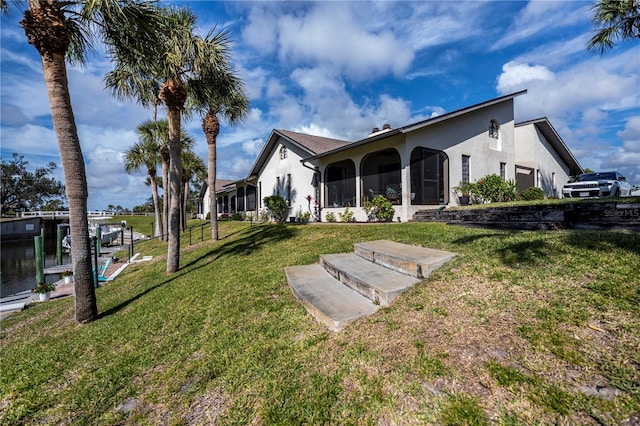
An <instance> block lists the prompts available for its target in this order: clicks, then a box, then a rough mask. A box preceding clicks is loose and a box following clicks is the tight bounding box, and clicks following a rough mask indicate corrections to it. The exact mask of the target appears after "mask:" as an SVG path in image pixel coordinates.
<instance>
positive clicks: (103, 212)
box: [20, 210, 154, 217]
mask: <svg viewBox="0 0 640 426" xmlns="http://www.w3.org/2000/svg"><path fill="white" fill-rule="evenodd" d="M153 215H154V214H153V213H118V212H114V211H112V210H89V211H88V212H87V216H88V217H95V216H153ZM68 216H69V211H56V212H45V211H35V212H21V213H20V217H68Z"/></svg>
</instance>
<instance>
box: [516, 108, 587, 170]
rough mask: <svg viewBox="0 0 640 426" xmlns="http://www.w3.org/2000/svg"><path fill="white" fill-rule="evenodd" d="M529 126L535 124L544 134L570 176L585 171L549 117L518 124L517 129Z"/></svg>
mask: <svg viewBox="0 0 640 426" xmlns="http://www.w3.org/2000/svg"><path fill="white" fill-rule="evenodd" d="M529 124H533V125H534V126H536V128H537V129H538V130H540V133H542V135H543V136H544V137H545V139H546V140H547V141H548V142H549V143H550V144H551V146H552V147H553V149H554V150H555V151H556V152H557V153H558V155H559V156H560V158H562V161H564V162H565V164H566V165H567V166H569V174H571V175H579V174H580V173H582V172H583V171H584V170H583V169H582V166H581V165H580V164H579V163H578V160H576V158H575V157H574V156H573V154H572V153H571V151H569V148H568V147H567V145H566V144H565V143H564V141H563V140H562V138H561V137H560V135H558V132H556V129H554V128H553V126H552V125H551V123H550V122H549V120H548V119H547V117H542V118H537V119H535V120H529V121H523V122H522V123H516V124H515V127H523V126H527V125H529Z"/></svg>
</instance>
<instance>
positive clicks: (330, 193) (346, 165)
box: [324, 159, 356, 208]
mask: <svg viewBox="0 0 640 426" xmlns="http://www.w3.org/2000/svg"><path fill="white" fill-rule="evenodd" d="M324 185H325V186H324V188H325V191H324V194H325V197H324V198H325V200H324V205H325V207H329V208H331V207H355V206H356V165H355V163H354V162H353V160H350V159H347V160H342V161H337V162H335V163H331V164H329V165H328V166H327V167H326V168H325V170H324Z"/></svg>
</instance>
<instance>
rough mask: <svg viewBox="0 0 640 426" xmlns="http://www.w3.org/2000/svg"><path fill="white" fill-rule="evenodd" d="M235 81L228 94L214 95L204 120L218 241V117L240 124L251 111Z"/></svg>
mask: <svg viewBox="0 0 640 426" xmlns="http://www.w3.org/2000/svg"><path fill="white" fill-rule="evenodd" d="M232 81H235V84H234V85H235V86H236V87H234V89H233V90H231V91H229V92H226V93H214V94H213V96H212V98H211V99H209V100H208V102H207V104H206V107H207V112H206V114H205V116H204V118H203V119H202V131H203V132H204V134H205V137H206V138H207V148H208V156H207V170H208V174H207V186H208V187H209V208H210V210H211V213H210V222H211V239H212V240H213V241H217V240H218V203H217V201H216V190H215V188H216V139H217V137H218V134H219V133H220V121H219V119H218V115H221V116H222V117H224V118H225V119H226V120H227V122H228V123H229V124H232V125H233V124H236V123H239V122H240V121H241V120H243V119H244V117H245V116H246V115H247V112H248V111H249V100H248V99H247V97H246V95H245V94H244V87H243V84H242V82H241V81H240V80H239V79H232Z"/></svg>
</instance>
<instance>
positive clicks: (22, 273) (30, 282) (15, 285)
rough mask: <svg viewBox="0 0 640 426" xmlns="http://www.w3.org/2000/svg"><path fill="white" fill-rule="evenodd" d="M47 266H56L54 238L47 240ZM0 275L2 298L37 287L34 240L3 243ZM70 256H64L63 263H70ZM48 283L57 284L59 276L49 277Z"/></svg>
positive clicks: (0, 251)
mask: <svg viewBox="0 0 640 426" xmlns="http://www.w3.org/2000/svg"><path fill="white" fill-rule="evenodd" d="M44 245H45V247H44V251H45V266H46V267H49V266H55V264H56V241H55V239H53V238H49V239H48V240H47V239H46V238H45V244H44ZM0 260H1V262H0V273H1V274H2V285H1V286H0V297H6V296H8V295H10V294H15V293H19V292H21V291H24V290H30V289H32V288H34V287H35V285H36V263H35V248H34V243H33V239H30V240H23V241H8V242H3V243H2V248H1V250H0ZM70 262H71V259H70V257H69V255H68V254H63V256H62V263H63V264H67V263H70ZM45 279H46V281H47V282H51V283H52V282H56V281H58V280H59V279H60V277H59V276H58V275H47V276H46V277H45Z"/></svg>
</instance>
